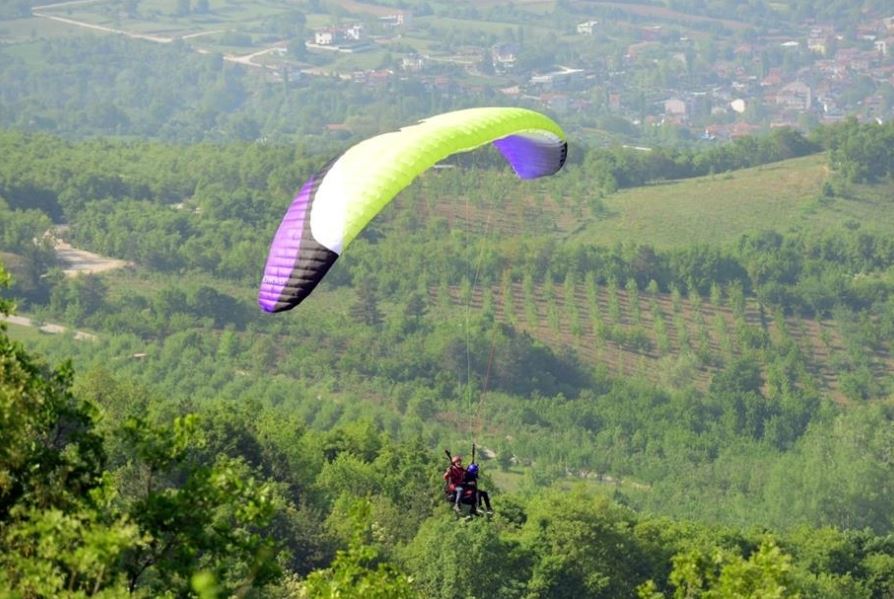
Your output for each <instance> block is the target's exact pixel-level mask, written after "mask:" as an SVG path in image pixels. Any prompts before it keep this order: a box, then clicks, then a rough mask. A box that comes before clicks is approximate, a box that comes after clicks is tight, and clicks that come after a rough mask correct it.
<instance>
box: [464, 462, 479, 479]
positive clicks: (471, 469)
mask: <svg viewBox="0 0 894 599" xmlns="http://www.w3.org/2000/svg"><path fill="white" fill-rule="evenodd" d="M466 472H468V473H469V474H470V475H472V476H478V464H469V467H468V468H466Z"/></svg>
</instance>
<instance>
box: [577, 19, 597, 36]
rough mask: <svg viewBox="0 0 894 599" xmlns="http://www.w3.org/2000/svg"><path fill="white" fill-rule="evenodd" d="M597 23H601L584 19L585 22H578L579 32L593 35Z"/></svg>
mask: <svg viewBox="0 0 894 599" xmlns="http://www.w3.org/2000/svg"><path fill="white" fill-rule="evenodd" d="M597 25H599V21H584V22H583V23H578V24H577V32H578V33H579V34H581V35H593V33H594V32H595V31H596V26H597Z"/></svg>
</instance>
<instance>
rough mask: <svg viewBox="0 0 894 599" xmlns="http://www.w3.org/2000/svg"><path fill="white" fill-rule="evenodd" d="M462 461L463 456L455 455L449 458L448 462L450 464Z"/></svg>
mask: <svg viewBox="0 0 894 599" xmlns="http://www.w3.org/2000/svg"><path fill="white" fill-rule="evenodd" d="M462 461H463V457H462V456H461V455H455V456H453V457H452V458H450V462H451V463H452V464H459V463H460V462H462Z"/></svg>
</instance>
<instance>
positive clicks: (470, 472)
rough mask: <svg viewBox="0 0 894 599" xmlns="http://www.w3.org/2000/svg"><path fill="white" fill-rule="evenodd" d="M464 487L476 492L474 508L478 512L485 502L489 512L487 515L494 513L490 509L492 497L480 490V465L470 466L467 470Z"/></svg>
mask: <svg viewBox="0 0 894 599" xmlns="http://www.w3.org/2000/svg"><path fill="white" fill-rule="evenodd" d="M463 486H464V487H465V488H466V489H473V490H474V491H475V503H474V507H475V510H476V511H481V503H482V502H484V507H485V509H486V510H487V513H489V514H490V513H493V509H491V507H490V495H488V493H487V491H482V490H480V489H479V488H478V464H469V467H468V468H466V477H465V479H464V480H463Z"/></svg>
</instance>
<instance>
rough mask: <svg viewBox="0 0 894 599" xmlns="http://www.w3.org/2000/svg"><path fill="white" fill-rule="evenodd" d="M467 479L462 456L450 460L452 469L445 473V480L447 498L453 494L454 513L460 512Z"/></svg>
mask: <svg viewBox="0 0 894 599" xmlns="http://www.w3.org/2000/svg"><path fill="white" fill-rule="evenodd" d="M465 478H466V469H465V468H463V458H462V456H458V455H455V456H453V457H452V458H450V467H449V468H448V469H447V471H446V472H445V473H444V480H445V481H447V497H448V499H449V498H450V497H451V495H450V494H451V493H452V494H453V495H452V497H453V511H454V512H459V511H460V507H459V502H460V500H461V499H462V496H463V481H464V480H465Z"/></svg>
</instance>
